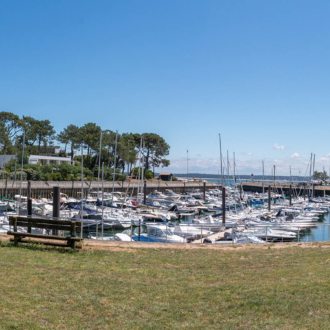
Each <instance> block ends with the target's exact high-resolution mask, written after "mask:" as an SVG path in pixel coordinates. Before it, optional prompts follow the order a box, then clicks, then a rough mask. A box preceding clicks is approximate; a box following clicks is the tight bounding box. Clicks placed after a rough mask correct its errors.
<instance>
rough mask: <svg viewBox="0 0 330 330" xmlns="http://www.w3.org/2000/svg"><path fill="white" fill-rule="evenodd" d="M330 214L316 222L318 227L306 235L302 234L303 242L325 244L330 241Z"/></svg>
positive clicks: (307, 231) (301, 239)
mask: <svg viewBox="0 0 330 330" xmlns="http://www.w3.org/2000/svg"><path fill="white" fill-rule="evenodd" d="M329 225H330V214H329V213H325V214H324V215H322V216H321V217H320V220H319V221H318V222H316V226H317V227H311V228H309V229H307V230H306V231H305V232H304V233H300V241H301V242H324V241H329V239H330V236H329V234H330V232H329V228H330V227H329Z"/></svg>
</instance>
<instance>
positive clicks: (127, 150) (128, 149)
mask: <svg viewBox="0 0 330 330" xmlns="http://www.w3.org/2000/svg"><path fill="white" fill-rule="evenodd" d="M128 176H129V140H127V180H128Z"/></svg>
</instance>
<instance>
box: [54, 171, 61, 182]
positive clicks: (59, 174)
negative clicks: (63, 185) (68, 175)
mask: <svg viewBox="0 0 330 330" xmlns="http://www.w3.org/2000/svg"><path fill="white" fill-rule="evenodd" d="M51 180H52V181H62V176H61V173H58V172H55V173H52V174H51Z"/></svg>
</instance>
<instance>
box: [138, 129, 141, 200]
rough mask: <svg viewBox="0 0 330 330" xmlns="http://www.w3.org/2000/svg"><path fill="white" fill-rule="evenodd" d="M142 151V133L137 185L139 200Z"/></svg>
mask: <svg viewBox="0 0 330 330" xmlns="http://www.w3.org/2000/svg"><path fill="white" fill-rule="evenodd" d="M141 153H142V135H141V140H140V149H139V167H138V176H137V177H138V187H137V200H139V192H140V174H141V173H140V172H141Z"/></svg>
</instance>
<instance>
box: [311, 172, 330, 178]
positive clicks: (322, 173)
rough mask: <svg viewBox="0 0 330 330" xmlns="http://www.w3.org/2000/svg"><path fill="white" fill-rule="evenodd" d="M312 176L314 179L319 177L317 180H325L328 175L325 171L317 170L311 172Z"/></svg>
mask: <svg viewBox="0 0 330 330" xmlns="http://www.w3.org/2000/svg"><path fill="white" fill-rule="evenodd" d="M313 178H314V179H319V180H326V179H328V178H329V177H328V174H327V172H326V171H324V172H318V171H315V172H314V173H313Z"/></svg>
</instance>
